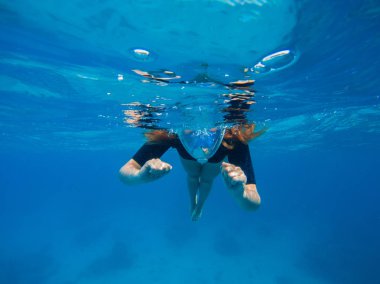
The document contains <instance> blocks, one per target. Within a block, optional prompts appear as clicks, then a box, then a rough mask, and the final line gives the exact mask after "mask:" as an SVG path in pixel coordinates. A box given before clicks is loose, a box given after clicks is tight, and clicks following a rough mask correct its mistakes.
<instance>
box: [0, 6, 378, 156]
mask: <svg viewBox="0 0 380 284" xmlns="http://www.w3.org/2000/svg"><path fill="white" fill-rule="evenodd" d="M378 14H379V13H378V7H377V3H376V1H364V2H360V1H347V2H346V3H345V4H342V3H329V5H320V4H318V3H314V2H313V1H165V2H161V1H131V2H130V3H128V5H126V4H124V3H123V1H105V2H104V3H103V2H99V3H96V4H89V2H87V1H70V2H69V3H65V4H63V3H62V4H57V3H56V2H54V1H42V2H39V3H35V1H13V2H12V3H10V2H9V3H7V2H4V3H3V4H2V5H1V15H2V17H1V22H2V26H1V35H2V36H1V43H2V44H1V50H0V51H1V65H0V66H1V67H0V68H1V69H0V72H1V73H0V76H1V77H0V78H1V82H2V84H1V93H2V95H1V106H2V107H1V112H0V115H1V123H2V131H1V135H2V144H3V146H5V147H10V146H11V145H15V144H20V145H24V143H25V142H26V143H36V144H38V145H43V146H44V147H49V146H52V145H51V144H54V145H56V144H57V143H59V144H61V146H63V147H68V148H86V149H88V148H104V147H106V148H108V147H112V148H122V147H127V145H125V144H121V143H120V141H118V140H119V139H118V137H120V135H124V136H125V135H139V134H138V133H139V132H140V130H133V129H130V127H136V126H145V127H148V128H150V127H164V128H169V129H176V128H181V127H182V126H183V124H185V123H188V122H189V121H192V116H194V113H202V115H203V116H202V119H201V121H202V122H207V124H211V125H213V124H218V123H219V124H220V123H225V122H226V121H225V120H224V119H223V110H225V109H226V108H227V107H228V102H230V99H231V97H228V95H236V94H242V93H243V94H247V93H248V94H254V98H252V100H253V101H252V102H255V104H253V105H252V106H250V108H249V111H247V113H246V114H245V115H246V117H247V119H248V120H249V121H254V122H256V123H257V124H258V125H262V126H264V125H265V126H268V127H269V129H270V130H269V131H268V133H267V135H266V136H265V137H263V139H262V142H263V143H264V142H265V145H268V144H269V145H270V146H266V147H273V148H278V147H282V146H283V145H284V143H285V144H286V147H287V148H288V147H291V148H298V147H313V146H314V145H318V144H319V143H323V140H324V138H326V137H328V136H331V135H334V134H337V133H338V134H339V135H349V132H351V131H355V132H356V133H358V135H356V137H352V136H351V137H350V138H349V139H348V141H345V142H344V144H345V146H350V145H351V144H352V143H355V144H357V143H360V144H366V143H370V140H371V139H372V138H374V137H375V136H377V135H379V131H380V130H379V128H380V126H379V125H380V122H379V100H380V99H379V96H378V93H377V92H376V90H378V89H379V80H377V71H378V66H379V56H378V55H377V48H378V47H379V28H378V27H379V16H378ZM137 71H139V72H140V74H138V73H136V72H137ZM141 72H146V73H147V74H149V76H150V77H149V76H148V77H147V76H145V77H144V76H142V75H141ZM156 78H158V79H161V78H163V80H156ZM238 80H255V84H254V85H253V86H251V87H249V88H248V89H249V90H242V89H240V88H236V87H230V86H228V84H229V83H231V82H236V81H238ZM136 119H137V120H138V122H136V121H134V120H136ZM133 121H134V122H133ZM306 131H307V137H305V132H306ZM363 135H366V136H367V137H368V139H362V138H360V137H362V136H363ZM294 139H297V140H296V141H294ZM52 142H54V143H52Z"/></svg>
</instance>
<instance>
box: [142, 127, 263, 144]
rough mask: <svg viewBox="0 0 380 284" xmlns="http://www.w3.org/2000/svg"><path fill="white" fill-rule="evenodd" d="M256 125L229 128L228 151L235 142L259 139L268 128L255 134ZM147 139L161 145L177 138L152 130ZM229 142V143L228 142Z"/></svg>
mask: <svg viewBox="0 0 380 284" xmlns="http://www.w3.org/2000/svg"><path fill="white" fill-rule="evenodd" d="M255 127H256V125H255V124H254V123H250V124H241V125H235V126H233V127H231V128H227V129H226V132H225V133H224V139H223V142H222V144H223V146H224V147H226V148H228V149H233V148H234V144H235V143H234V142H236V141H240V142H241V143H244V144H247V143H248V142H249V141H251V140H253V139H255V138H257V137H259V136H260V135H262V134H263V133H264V132H265V131H267V128H263V129H261V130H259V131H257V132H255ZM144 135H145V137H146V139H147V140H148V141H149V142H152V143H159V142H163V141H168V140H173V139H175V138H176V137H177V135H176V134H175V133H172V132H169V131H167V130H152V131H149V132H146V133H145V134H144ZM226 140H227V141H228V142H227V141H226Z"/></svg>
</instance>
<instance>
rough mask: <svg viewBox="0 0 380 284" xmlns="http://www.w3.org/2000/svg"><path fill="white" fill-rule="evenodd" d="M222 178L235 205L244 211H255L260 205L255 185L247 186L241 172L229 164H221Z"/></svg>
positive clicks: (244, 176) (238, 168) (243, 174)
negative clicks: (235, 202)
mask: <svg viewBox="0 0 380 284" xmlns="http://www.w3.org/2000/svg"><path fill="white" fill-rule="evenodd" d="M222 176H223V178H224V181H225V183H226V186H227V188H228V189H229V191H230V192H231V194H232V196H233V197H234V199H235V200H236V201H237V203H238V204H239V205H240V206H241V207H242V208H243V209H246V210H256V209H257V208H258V207H259V206H260V204H261V198H260V195H259V193H258V192H257V188H256V184H254V183H251V184H247V177H246V175H245V173H244V172H243V170H242V169H241V168H240V167H238V166H235V165H233V164H229V163H225V162H223V163H222Z"/></svg>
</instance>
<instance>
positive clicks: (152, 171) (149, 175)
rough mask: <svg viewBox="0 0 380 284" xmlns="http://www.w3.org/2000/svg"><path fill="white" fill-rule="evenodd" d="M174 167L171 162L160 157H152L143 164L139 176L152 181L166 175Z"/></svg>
mask: <svg viewBox="0 0 380 284" xmlns="http://www.w3.org/2000/svg"><path fill="white" fill-rule="evenodd" d="M172 168H173V167H172V166H171V165H170V164H168V163H165V162H163V161H161V160H160V159H151V160H149V161H147V162H146V163H145V164H144V165H143V166H142V168H141V170H140V172H139V176H140V177H141V178H142V179H144V180H146V181H152V180H156V179H158V178H160V177H162V176H164V175H165V174H167V173H168V172H170V171H171V169H172Z"/></svg>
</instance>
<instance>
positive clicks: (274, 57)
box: [250, 50, 296, 74]
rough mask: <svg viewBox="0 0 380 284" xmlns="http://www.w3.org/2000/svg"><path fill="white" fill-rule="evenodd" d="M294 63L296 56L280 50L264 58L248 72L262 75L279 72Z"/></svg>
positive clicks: (290, 52) (288, 51)
mask: <svg viewBox="0 0 380 284" xmlns="http://www.w3.org/2000/svg"><path fill="white" fill-rule="evenodd" d="M295 61H296V55H295V54H294V52H292V51H290V50H282V51H278V52H275V53H272V54H270V55H267V56H265V57H264V58H263V59H261V60H260V62H258V63H257V64H256V65H255V66H253V67H252V68H251V69H250V71H251V72H254V73H257V74H263V73H268V72H273V71H279V70H282V69H284V68H287V67H289V66H291V65H292V64H293V63H294V62H295Z"/></svg>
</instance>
